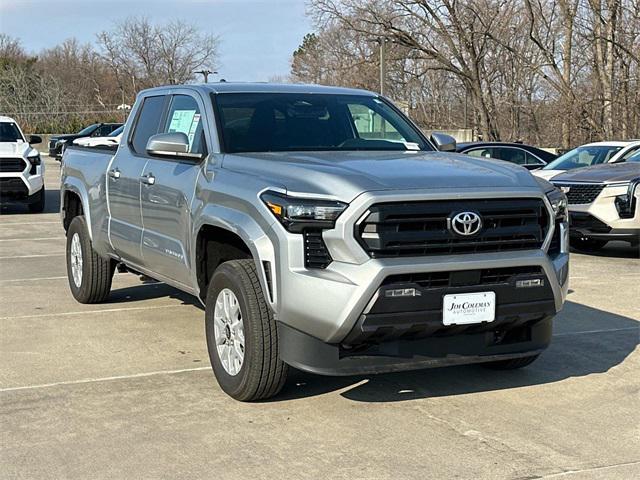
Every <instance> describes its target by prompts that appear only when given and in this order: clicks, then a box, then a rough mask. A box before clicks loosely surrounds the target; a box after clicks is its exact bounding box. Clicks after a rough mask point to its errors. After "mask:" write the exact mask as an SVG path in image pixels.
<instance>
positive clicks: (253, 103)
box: [212, 93, 432, 153]
mask: <svg viewBox="0 0 640 480" xmlns="http://www.w3.org/2000/svg"><path fill="white" fill-rule="evenodd" d="M212 97H213V98H214V102H215V105H216V108H217V111H218V114H219V117H220V125H221V133H222V138H223V141H224V146H225V151H226V152H228V153H239V152H287V151H350V150H432V147H431V146H430V145H429V144H428V143H427V142H425V141H424V139H423V138H422V136H421V135H420V133H419V132H418V131H417V130H416V129H415V128H414V127H413V126H412V125H411V124H410V123H409V122H408V121H407V120H406V119H405V118H404V117H403V116H402V115H401V114H399V113H398V112H397V111H396V110H395V109H394V108H392V107H391V106H389V105H388V104H387V103H385V102H384V101H382V100H380V99H379V98H376V97H369V96H364V95H331V94H307V93H242V94H239V93H224V94H217V95H212Z"/></svg>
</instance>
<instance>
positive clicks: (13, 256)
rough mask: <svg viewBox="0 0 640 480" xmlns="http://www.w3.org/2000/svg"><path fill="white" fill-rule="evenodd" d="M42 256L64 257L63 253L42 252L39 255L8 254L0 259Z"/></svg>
mask: <svg viewBox="0 0 640 480" xmlns="http://www.w3.org/2000/svg"><path fill="white" fill-rule="evenodd" d="M42 257H64V253H43V254H41V255H10V256H7V257H0V260H9V259H11V258H42Z"/></svg>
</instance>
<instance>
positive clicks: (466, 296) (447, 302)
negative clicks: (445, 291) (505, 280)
mask: <svg viewBox="0 0 640 480" xmlns="http://www.w3.org/2000/svg"><path fill="white" fill-rule="evenodd" d="M495 318H496V293H495V292H478V293H457V294H453V295H445V296H444V300H443V302H442V323H444V324H445V325H467V324H470V323H482V322H493V321H494V320H495Z"/></svg>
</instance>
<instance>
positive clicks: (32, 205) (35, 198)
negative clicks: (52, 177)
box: [29, 185, 45, 213]
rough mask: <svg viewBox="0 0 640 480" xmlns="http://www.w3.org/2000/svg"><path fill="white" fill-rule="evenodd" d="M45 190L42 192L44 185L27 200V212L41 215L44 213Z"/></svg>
mask: <svg viewBox="0 0 640 480" xmlns="http://www.w3.org/2000/svg"><path fill="white" fill-rule="evenodd" d="M44 199H45V190H44V185H43V186H42V188H41V189H40V191H39V192H37V193H34V194H33V195H32V196H31V197H30V198H29V201H30V202H29V211H30V212H31V213H42V212H44V205H45V201H44Z"/></svg>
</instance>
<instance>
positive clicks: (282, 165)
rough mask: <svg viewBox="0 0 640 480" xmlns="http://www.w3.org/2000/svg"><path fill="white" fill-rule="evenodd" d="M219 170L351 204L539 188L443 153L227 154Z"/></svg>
mask: <svg viewBox="0 0 640 480" xmlns="http://www.w3.org/2000/svg"><path fill="white" fill-rule="evenodd" d="M223 167H224V168H227V169H230V170H234V171H237V172H243V173H249V174H253V175H257V176H260V177H261V178H264V179H266V180H268V181H273V182H274V184H279V185H284V186H285V187H286V189H287V190H288V191H290V192H305V193H316V194H324V195H333V196H336V197H339V198H341V199H344V200H346V201H350V200H351V199H353V198H355V197H356V196H357V195H359V194H360V193H362V192H364V191H372V190H408V189H424V188H428V189H434V188H514V187H516V188H518V187H529V188H532V187H533V188H539V187H538V183H537V182H536V181H535V179H534V178H533V177H532V176H531V174H530V173H529V172H528V171H527V170H526V169H524V168H522V167H519V166H517V165H514V164H512V163H508V162H503V161H501V160H490V159H476V158H473V157H470V156H468V155H462V154H455V153H442V152H397V151H394V152H361V151H358V152H277V153H275V152H274V153H251V154H234V155H230V154H227V155H225V156H224V160H223Z"/></svg>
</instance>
